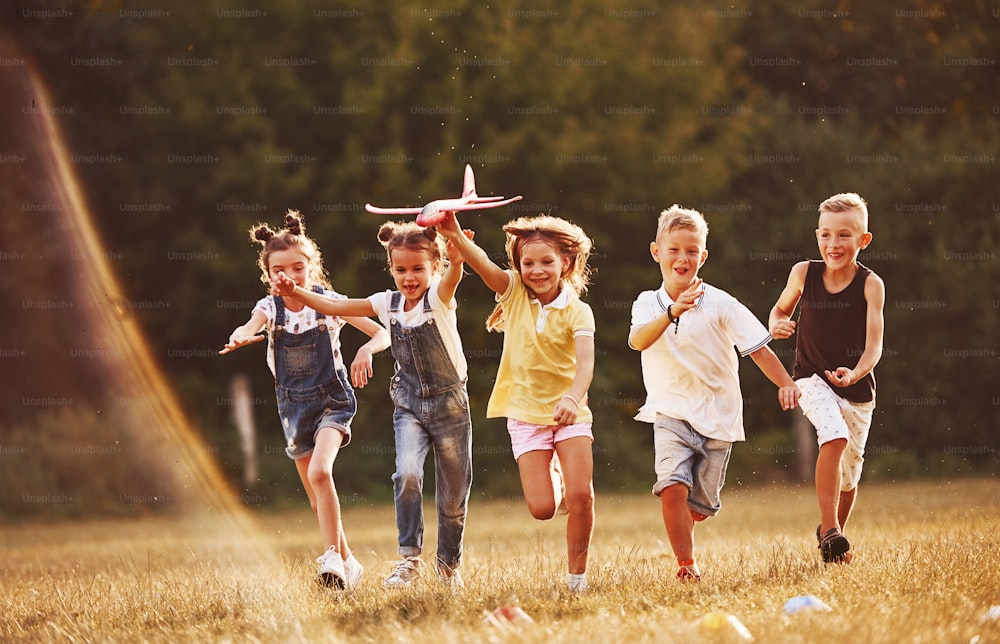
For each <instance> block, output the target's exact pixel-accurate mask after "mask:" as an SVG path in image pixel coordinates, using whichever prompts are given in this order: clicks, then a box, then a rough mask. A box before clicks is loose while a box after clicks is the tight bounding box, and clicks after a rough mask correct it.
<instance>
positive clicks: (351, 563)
mask: <svg viewBox="0 0 1000 644" xmlns="http://www.w3.org/2000/svg"><path fill="white" fill-rule="evenodd" d="M364 573H365V568H364V566H362V565H361V562H360V561H358V560H357V558H356V557H355V556H354V553H351V556H350V557H348V558H347V559H344V586H345V587H346V588H347V589H348V590H354V589H355V588H357V587H358V584H359V583H361V575H363V574H364Z"/></svg>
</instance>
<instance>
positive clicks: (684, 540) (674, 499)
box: [660, 483, 694, 562]
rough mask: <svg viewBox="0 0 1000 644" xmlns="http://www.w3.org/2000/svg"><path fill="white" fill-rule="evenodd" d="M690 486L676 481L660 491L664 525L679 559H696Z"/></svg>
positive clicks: (679, 560) (675, 554)
mask: <svg viewBox="0 0 1000 644" xmlns="http://www.w3.org/2000/svg"><path fill="white" fill-rule="evenodd" d="M687 500H688V488H687V486H686V485H683V484H680V483H675V484H674V485H670V486H668V487H665V488H664V489H663V491H662V492H660V508H661V509H662V511H663V525H664V527H665V528H666V529H667V538H668V539H669V540H670V547H671V548H673V550H674V556H675V557H677V561H678V562H681V561H689V560H691V559H694V520H693V519H692V518H691V512H690V511H689V509H688V504H687Z"/></svg>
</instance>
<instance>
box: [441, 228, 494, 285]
mask: <svg viewBox="0 0 1000 644" xmlns="http://www.w3.org/2000/svg"><path fill="white" fill-rule="evenodd" d="M438 230H440V231H441V234H442V235H444V236H445V238H447V240H448V241H449V242H450V243H451V244H452V245H454V247H455V248H456V249H457V250H458V252H459V253H461V254H462V257H463V258H464V259H465V263H466V264H468V265H469V267H470V268H472V270H474V271H476V273H478V274H479V277H481V278H482V279H483V282H485V283H486V286H488V287H490V289H492V290H493V291H494V292H495V293H500V294H503V293H506V292H507V288H508V287H509V286H510V274H508V273H507V271H505V270H504V269H502V268H500V267H499V266H497V265H496V263H494V262H493V260H491V259H490V257H489V255H487V254H486V251H484V250H483V249H482V248H480V247H479V246H477V245H476V243H475V242H474V241H472V239H471V238H469V237H466V236H465V235H464V234H463V233H462V227H461V226H460V225H459V224H458V219H457V218H456V217H455V213H454V212H449V213H448V215H447V216H446V217H445V218H444V220H442V221H441V223H440V224H439V225H438Z"/></svg>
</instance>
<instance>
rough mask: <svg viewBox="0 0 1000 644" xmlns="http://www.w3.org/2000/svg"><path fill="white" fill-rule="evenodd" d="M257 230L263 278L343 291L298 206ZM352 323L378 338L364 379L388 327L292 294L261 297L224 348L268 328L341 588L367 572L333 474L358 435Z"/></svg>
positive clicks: (360, 369) (292, 443) (360, 358)
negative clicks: (346, 342) (332, 312)
mask: <svg viewBox="0 0 1000 644" xmlns="http://www.w3.org/2000/svg"><path fill="white" fill-rule="evenodd" d="M250 237H251V239H252V240H253V241H255V242H257V243H259V244H260V245H261V246H262V248H261V251H260V255H259V257H258V260H257V266H258V267H259V268H260V270H261V277H260V279H261V281H262V282H264V284H270V285H273V284H274V282H275V280H276V279H277V278H278V276H279V275H281V276H282V277H283V278H284V279H286V280H289V281H291V282H293V283H294V284H296V285H298V286H299V287H301V288H303V289H307V290H309V291H310V292H315V293H317V294H318V293H322V294H323V297H326V298H336V299H344V296H343V295H341V294H339V293H337V292H336V291H334V290H332V289H331V287H330V283H329V280H328V279H327V276H326V271H325V270H324V269H323V258H322V256H321V255H320V252H319V249H318V248H317V247H316V244H315V242H313V240H312V239H310V238H309V237H308V236H307V235H306V231H305V225H304V224H303V223H302V217H301V216H300V215H299V213H298V212H297V211H294V210H289V211H288V214H287V215H285V227H284V228H283V229H281V230H280V231H275V230H272V229H271V228H270V227H269V226H268V225H267V224H257V225H256V226H254V227H253V228H251V229H250ZM345 323H347V324H350V325H351V326H353V327H355V328H357V329H358V330H360V331H361V332H362V333H364V334H366V335H368V336H369V337H370V338H371V339H370V340H369V341H368V342H366V343H365V344H364V345H363V346H362V347H361V348H360V349H358V353H357V356H356V357H355V358H354V362H353V363H352V364H351V382H353V383H354V386H355V387H359V388H360V387H364V386H365V385H366V384H367V383H368V378H369V377H370V376H371V375H372V354H374V353H377V352H379V351H382V350H383V349H385V348H386V347H388V346H389V334H388V333H387V332H386V330H385V329H384V328H382V327H381V326H379V325H378V324H377V323H376V322H375V321H374V320H370V319H368V318H367V317H343V318H341V317H332V318H328V317H326V315H324V314H323V313H321V312H319V311H316V310H315V309H311V308H309V307H307V306H304V305H303V304H302V302H301V301H299V300H296V299H293V298H283V297H277V296H273V295H269V296H267V297H264V298H262V299H261V300H259V301H258V302H257V304H256V306H254V309H253V312H252V313H251V314H250V319H249V320H248V321H247V322H246V324H243V325H242V326H239V327H237V328H236V330H235V331H233V333H232V335H230V336H229V342H227V343H226V346H225V348H223V349H222V351H220V352H219V353H229V352H230V351H232V350H234V349H237V348H239V347H242V346H245V345H248V344H253V343H254V342H259V341H261V340H263V339H264V337H265V336H264V335H261V334H260V333H261V331H262V330H263V331H266V337H267V341H268V343H267V366H268V367H269V368H270V369H271V373H272V374H273V375H274V378H275V387H274V388H275V395H276V397H277V400H278V416H279V417H280V418H281V426H282V429H283V430H284V434H285V439H286V443H287V446H286V449H285V452H286V454H287V455H288V457H289V458H291V459H292V460H293V461H294V462H295V468H296V470H297V471H298V473H299V478H301V479H302V485H303V486H304V487H305V490H306V495H307V496H308V497H309V505H310V506H311V507H312V510H313V512H314V513H315V514H316V517H317V519H318V521H319V529H320V534H321V535H322V537H323V543H324V545H325V546H326V549H325V551H324V552H323V554H322V555H321V556H320V557H319V559H317V561H318V563H319V564H320V567H319V575H320V579H321V580H322V582H323V583H324V584H326V585H327V586H331V587H334V588H339V589H343V588H349V589H350V588H354V587H356V586H357V585H358V582H359V581H360V580H361V575H362V573H363V572H364V569H363V568H362V566H361V563H360V562H358V560H357V558H355V557H354V555H353V554H352V553H351V549H350V547H349V546H348V544H347V537H346V536H345V535H344V528H343V524H342V522H341V514H340V499H339V497H338V496H337V489H336V487H335V486H334V482H333V462H334V460H335V459H336V458H337V454H338V453H339V451H340V449H341V448H342V447H344V446H345V445H347V444H348V443H349V442H350V440H351V420H352V419H353V418H354V414H355V412H356V411H357V402H356V400H355V398H354V390H353V389H352V388H351V382H348V379H347V373H346V370H345V368H344V360H343V357H342V356H341V351H340V329H341V328H342V327H343V326H344V324H345Z"/></svg>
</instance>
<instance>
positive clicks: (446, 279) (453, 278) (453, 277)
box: [437, 230, 475, 305]
mask: <svg viewBox="0 0 1000 644" xmlns="http://www.w3.org/2000/svg"><path fill="white" fill-rule="evenodd" d="M462 233H464V235H463V236H465V237H468V238H469V239H472V237H473V236H474V235H475V233H474V232H473V231H471V230H463V231H462ZM464 266H465V257H464V256H463V255H462V251H461V250H459V249H458V247H457V246H455V244H453V243H452V242H451V241H450V240H449V241H448V268H447V269H445V272H444V276H443V277H442V278H441V283H440V284H438V291H437V292H438V298H439V299H440V300H441V302H442V303H443V304H446V305H447V304H450V303H451V299H452V298H453V297H455V289H457V288H458V283H459V282H461V281H462V276H463V275H464V274H465V271H464V270H463V268H464Z"/></svg>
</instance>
